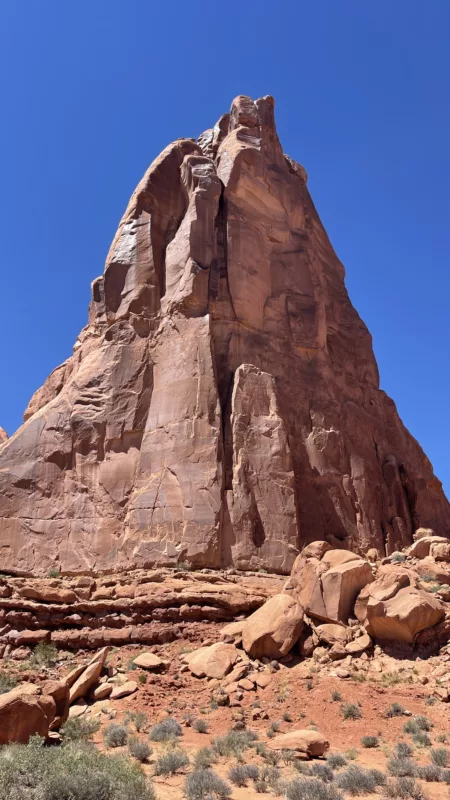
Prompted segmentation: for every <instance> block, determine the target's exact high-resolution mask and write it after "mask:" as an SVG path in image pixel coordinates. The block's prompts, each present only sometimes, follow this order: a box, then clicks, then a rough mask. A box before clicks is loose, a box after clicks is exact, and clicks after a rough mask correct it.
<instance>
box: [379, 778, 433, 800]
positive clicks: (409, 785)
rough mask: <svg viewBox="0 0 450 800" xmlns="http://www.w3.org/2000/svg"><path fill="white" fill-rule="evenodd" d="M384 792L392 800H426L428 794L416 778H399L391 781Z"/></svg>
mask: <svg viewBox="0 0 450 800" xmlns="http://www.w3.org/2000/svg"><path fill="white" fill-rule="evenodd" d="M383 794H384V796H385V797H388V798H390V800H426V797H427V796H426V794H425V792H424V791H423V789H422V787H421V786H420V784H419V783H417V782H416V781H415V780H414V778H409V777H406V778H397V779H396V780H393V781H389V783H388V784H387V785H386V786H385V787H384V789H383Z"/></svg>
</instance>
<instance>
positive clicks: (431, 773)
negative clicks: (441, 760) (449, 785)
mask: <svg viewBox="0 0 450 800" xmlns="http://www.w3.org/2000/svg"><path fill="white" fill-rule="evenodd" d="M441 772H442V771H441V768H440V767H438V766H437V764H425V766H423V767H417V775H418V777H419V778H422V780H423V781H427V783H434V782H436V783H437V782H439V781H440V780H441V777H442V775H441Z"/></svg>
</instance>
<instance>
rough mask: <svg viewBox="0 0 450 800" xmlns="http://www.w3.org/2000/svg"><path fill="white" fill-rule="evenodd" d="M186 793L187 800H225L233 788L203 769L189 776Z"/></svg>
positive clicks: (209, 770) (185, 788) (213, 773)
mask: <svg viewBox="0 0 450 800" xmlns="http://www.w3.org/2000/svg"><path fill="white" fill-rule="evenodd" d="M184 793H185V795H186V797H187V800H207V798H208V800H210V798H211V799H212V798H214V800H216V799H217V800H225V798H226V797H230V795H231V788H230V787H229V785H228V784H227V783H226V781H224V780H222V778H221V777H219V775H217V774H216V773H215V772H213V771H212V770H211V769H201V770H197V771H196V772H191V774H190V775H188V777H187V778H186V781H185V784H184ZM133 800H134V798H133Z"/></svg>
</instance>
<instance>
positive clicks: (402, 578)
mask: <svg viewBox="0 0 450 800" xmlns="http://www.w3.org/2000/svg"><path fill="white" fill-rule="evenodd" d="M411 583H414V573H411V572H409V571H408V570H406V569H403V568H401V567H395V566H392V565H389V566H385V567H381V568H380V569H379V571H378V575H377V578H376V580H374V581H372V582H371V583H369V584H367V585H366V586H365V587H364V588H363V589H362V590H361V592H360V593H359V595H358V597H357V599H356V602H355V616H356V617H357V619H359V621H360V622H365V621H366V617H367V604H368V602H369V600H370V601H371V602H379V601H384V600H390V599H391V598H392V597H395V595H396V594H397V592H398V591H399V590H400V589H403V588H405V587H406V586H410V585H411Z"/></svg>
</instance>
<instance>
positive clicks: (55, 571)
mask: <svg viewBox="0 0 450 800" xmlns="http://www.w3.org/2000/svg"><path fill="white" fill-rule="evenodd" d="M60 575H61V571H60V569H59V567H52V568H51V569H49V571H48V572H47V578H59V576H60Z"/></svg>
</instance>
